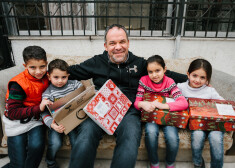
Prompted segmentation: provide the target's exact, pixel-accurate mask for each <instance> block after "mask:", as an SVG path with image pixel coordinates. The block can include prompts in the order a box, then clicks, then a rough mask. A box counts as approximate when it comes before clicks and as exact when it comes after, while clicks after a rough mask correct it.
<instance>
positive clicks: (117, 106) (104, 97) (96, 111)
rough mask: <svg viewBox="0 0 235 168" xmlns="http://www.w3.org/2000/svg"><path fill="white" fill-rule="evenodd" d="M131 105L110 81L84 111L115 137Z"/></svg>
mask: <svg viewBox="0 0 235 168" xmlns="http://www.w3.org/2000/svg"><path fill="white" fill-rule="evenodd" d="M131 104H132V102H131V101H130V100H129V99H128V98H127V97H126V96H125V95H124V94H123V93H122V92H121V90H120V89H119V88H118V87H117V86H116V85H115V84H114V83H113V81H112V80H111V79H109V80H107V81H106V82H105V84H104V85H103V86H102V87H101V88H100V90H99V91H98V92H97V93H96V95H95V96H94V97H93V98H92V99H91V100H90V101H89V103H88V104H87V105H86V106H85V107H84V108H83V110H84V112H85V113H86V114H87V115H88V116H89V117H90V118H91V119H92V120H93V121H94V122H95V123H96V124H98V125H99V126H100V127H101V128H102V129H103V130H104V131H105V132H106V133H107V134H109V135H113V133H114V132H115V130H116V129H117V127H118V125H119V124H120V122H121V121H122V119H123V117H124V115H125V114H126V112H127V111H128V109H129V108H130V106H131Z"/></svg>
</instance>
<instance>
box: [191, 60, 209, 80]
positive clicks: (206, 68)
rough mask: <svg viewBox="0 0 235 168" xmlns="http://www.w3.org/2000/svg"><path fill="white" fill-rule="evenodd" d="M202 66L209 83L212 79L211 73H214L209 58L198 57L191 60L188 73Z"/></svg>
mask: <svg viewBox="0 0 235 168" xmlns="http://www.w3.org/2000/svg"><path fill="white" fill-rule="evenodd" d="M201 68H202V69H203V70H204V71H205V72H206V78H207V81H208V84H209V83H210V80H211V75H212V66H211V64H210V63H209V62H208V61H207V60H205V59H196V60H194V61H193V62H191V64H190V65H189V68H188V73H189V74H190V73H192V72H193V71H196V70H198V69H201Z"/></svg>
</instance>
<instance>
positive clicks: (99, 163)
mask: <svg viewBox="0 0 235 168" xmlns="http://www.w3.org/2000/svg"><path fill="white" fill-rule="evenodd" d="M44 160H45V158H43V161H42V162H41V164H40V166H39V168H46V163H45V161H44ZM8 162H9V158H8V157H5V158H2V159H0V167H2V166H4V165H5V164H6V163H8ZM57 162H58V164H59V166H60V168H67V167H68V164H69V159H68V158H59V159H57ZM110 163H111V161H110V160H101V159H99V160H96V161H95V167H94V168H109V167H110ZM163 167H165V164H164V163H163V162H160V168H163ZM209 167H210V164H209V163H206V168H209ZM234 167H235V162H234V163H224V167H223V168H234ZM135 168H148V162H147V161H137V162H136V166H135ZM176 168H193V165H192V163H191V162H176Z"/></svg>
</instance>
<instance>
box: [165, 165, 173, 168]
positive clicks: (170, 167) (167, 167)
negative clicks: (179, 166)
mask: <svg viewBox="0 0 235 168" xmlns="http://www.w3.org/2000/svg"><path fill="white" fill-rule="evenodd" d="M166 168H175V165H174V164H172V165H170V166H169V165H167V164H166Z"/></svg>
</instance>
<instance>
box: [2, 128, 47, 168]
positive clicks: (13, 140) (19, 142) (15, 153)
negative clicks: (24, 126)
mask: <svg viewBox="0 0 235 168" xmlns="http://www.w3.org/2000/svg"><path fill="white" fill-rule="evenodd" d="M44 130H45V128H44V126H37V127H35V128H33V129H31V130H30V131H28V132H26V133H23V134H21V135H18V136H13V137H8V139H7V144H8V156H9V158H10V163H8V164H7V165H5V166H4V168H7V167H9V168H32V167H34V168H37V167H38V166H39V164H40V162H41V160H42V156H43V152H44V147H45V139H44V133H45V131H44Z"/></svg>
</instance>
